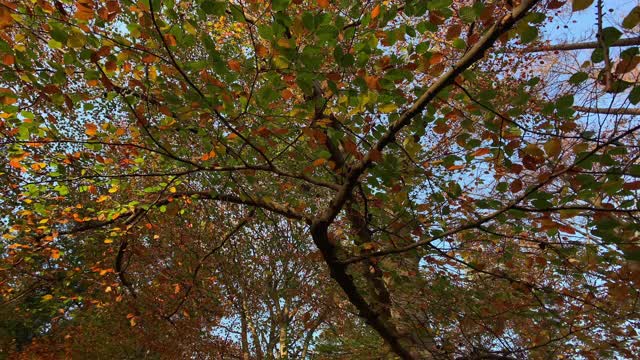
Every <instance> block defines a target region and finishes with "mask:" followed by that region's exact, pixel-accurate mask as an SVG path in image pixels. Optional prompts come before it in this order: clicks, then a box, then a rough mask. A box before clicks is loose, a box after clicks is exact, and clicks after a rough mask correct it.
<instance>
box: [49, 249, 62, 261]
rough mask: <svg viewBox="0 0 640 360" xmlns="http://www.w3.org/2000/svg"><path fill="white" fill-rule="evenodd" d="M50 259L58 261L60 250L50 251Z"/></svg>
mask: <svg viewBox="0 0 640 360" xmlns="http://www.w3.org/2000/svg"><path fill="white" fill-rule="evenodd" d="M51 258H52V259H59V258H60V250H58V249H52V250H51Z"/></svg>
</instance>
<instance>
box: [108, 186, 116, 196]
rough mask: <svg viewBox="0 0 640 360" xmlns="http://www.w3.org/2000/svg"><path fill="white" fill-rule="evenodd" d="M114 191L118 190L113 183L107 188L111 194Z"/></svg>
mask: <svg viewBox="0 0 640 360" xmlns="http://www.w3.org/2000/svg"><path fill="white" fill-rule="evenodd" d="M115 192H118V187H117V186H115V185H114V186H112V187H111V188H110V189H109V193H111V194H113V193H115Z"/></svg>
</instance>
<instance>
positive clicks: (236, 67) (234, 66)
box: [227, 60, 240, 71]
mask: <svg viewBox="0 0 640 360" xmlns="http://www.w3.org/2000/svg"><path fill="white" fill-rule="evenodd" d="M227 65H229V69H231V70H233V71H240V62H239V61H238V60H229V61H227Z"/></svg>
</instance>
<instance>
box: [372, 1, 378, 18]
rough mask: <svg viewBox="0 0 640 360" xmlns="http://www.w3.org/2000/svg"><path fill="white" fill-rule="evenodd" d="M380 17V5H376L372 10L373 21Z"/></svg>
mask: <svg viewBox="0 0 640 360" xmlns="http://www.w3.org/2000/svg"><path fill="white" fill-rule="evenodd" d="M378 15H380V5H379V4H378V5H376V7H374V8H373V10H371V19H375V18H377V17H378Z"/></svg>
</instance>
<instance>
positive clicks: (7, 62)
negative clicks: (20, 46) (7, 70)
mask: <svg viewBox="0 0 640 360" xmlns="http://www.w3.org/2000/svg"><path fill="white" fill-rule="evenodd" d="M15 61H16V59H15V58H14V57H13V55H9V54H5V55H4V56H2V63H3V64H5V65H7V66H11V65H13V63H14V62H15Z"/></svg>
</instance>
